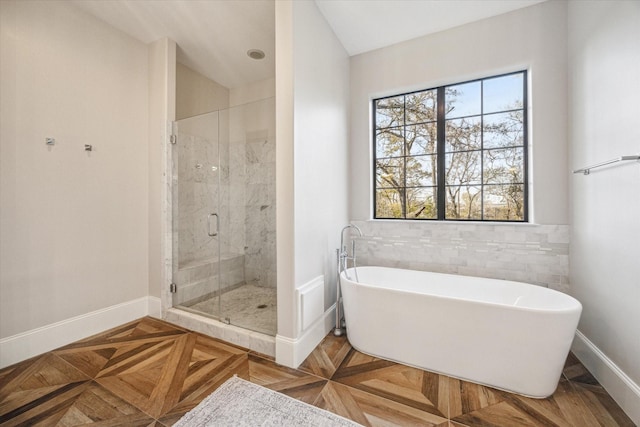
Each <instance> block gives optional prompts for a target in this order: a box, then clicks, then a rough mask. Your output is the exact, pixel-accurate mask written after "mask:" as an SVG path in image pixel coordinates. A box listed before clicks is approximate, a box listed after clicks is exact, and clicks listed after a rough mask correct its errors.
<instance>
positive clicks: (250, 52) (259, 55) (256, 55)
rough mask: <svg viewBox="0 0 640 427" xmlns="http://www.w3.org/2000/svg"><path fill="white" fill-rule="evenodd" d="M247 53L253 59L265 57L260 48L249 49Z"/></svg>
mask: <svg viewBox="0 0 640 427" xmlns="http://www.w3.org/2000/svg"><path fill="white" fill-rule="evenodd" d="M247 55H248V56H249V58H251V59H263V58H264V52H263V51H261V50H260V49H249V50H248V51H247Z"/></svg>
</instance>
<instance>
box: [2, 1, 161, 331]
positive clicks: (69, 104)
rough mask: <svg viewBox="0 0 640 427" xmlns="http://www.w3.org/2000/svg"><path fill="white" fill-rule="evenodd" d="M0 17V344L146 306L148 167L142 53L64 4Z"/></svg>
mask: <svg viewBox="0 0 640 427" xmlns="http://www.w3.org/2000/svg"><path fill="white" fill-rule="evenodd" d="M0 7H1V11H0V16H1V19H2V21H1V23H0V34H1V35H0V37H1V39H0V40H1V41H0V43H1V46H0V54H1V57H0V59H1V61H0V62H1V64H2V70H1V71H2V79H1V87H0V90H1V92H2V96H1V98H2V100H1V104H0V105H1V114H0V120H1V131H0V132H1V134H0V135H1V145H0V150H1V156H0V157H1V172H0V179H1V183H0V189H1V195H0V233H1V239H0V270H1V271H0V338H2V337H7V336H11V335H14V334H18V333H21V332H24V331H28V330H31V329H34V328H38V327H42V326H45V325H48V324H52V323H54V322H58V321H61V320H64V319H68V318H71V317H73V316H78V315H81V314H84V313H88V312H91V311H95V310H98V309H102V308H104V307H108V306H111V305H115V304H119V303H122V302H125V301H129V300H133V299H137V298H141V297H146V296H147V294H148V287H147V286H148V282H149V277H148V276H149V271H148V253H149V249H148V237H149V236H148V184H149V183H148V180H149V175H148V173H149V166H148V162H147V158H148V139H147V137H148V122H147V102H148V77H147V76H148V74H147V71H148V64H147V46H145V45H144V44H143V43H140V42H138V41H136V40H134V39H132V38H130V37H128V36H126V35H125V34H124V33H121V32H119V31H117V30H114V29H113V28H111V27H109V26H107V25H106V24H104V23H102V22H100V21H98V20H96V19H95V18H92V17H91V16H89V15H87V14H85V13H84V12H81V11H79V10H78V9H76V8H75V7H74V6H70V5H68V4H66V3H62V2H49V1H29V2H25V1H2V2H1V5H0ZM45 137H53V138H55V139H56V144H55V146H53V147H48V146H46V145H45ZM84 144H91V145H93V147H94V151H93V152H90V153H88V152H85V151H84Z"/></svg>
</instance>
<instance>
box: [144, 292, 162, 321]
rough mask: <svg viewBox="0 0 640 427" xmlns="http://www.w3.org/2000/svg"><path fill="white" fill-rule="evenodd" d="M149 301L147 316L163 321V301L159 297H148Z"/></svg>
mask: <svg viewBox="0 0 640 427" xmlns="http://www.w3.org/2000/svg"><path fill="white" fill-rule="evenodd" d="M147 299H148V300H149V303H148V307H147V315H148V316H151V317H155V318H156V319H162V301H161V300H160V298H158V297H147Z"/></svg>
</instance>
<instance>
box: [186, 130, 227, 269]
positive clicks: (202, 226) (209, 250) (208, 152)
mask: <svg viewBox="0 0 640 427" xmlns="http://www.w3.org/2000/svg"><path fill="white" fill-rule="evenodd" d="M179 137H180V144H179V145H178V177H179V179H178V265H179V267H180V268H184V267H189V266H191V265H197V264H201V263H203V262H206V261H207V260H210V259H212V258H213V257H214V255H215V254H217V252H218V248H217V241H215V240H214V239H211V238H210V237H209V236H208V235H207V215H208V214H209V213H211V212H216V211H218V206H216V205H217V203H215V200H217V198H218V192H219V191H220V188H219V186H218V171H217V170H216V171H214V170H213V169H212V167H215V168H216V169H217V167H218V161H217V157H218V146H217V143H216V142H215V141H211V140H209V139H207V138H204V137H201V136H196V135H189V134H186V133H184V132H181V133H180V136H179ZM221 195H222V194H221ZM218 212H219V211H218ZM219 213H220V214H221V217H223V216H227V215H222V214H224V212H219Z"/></svg>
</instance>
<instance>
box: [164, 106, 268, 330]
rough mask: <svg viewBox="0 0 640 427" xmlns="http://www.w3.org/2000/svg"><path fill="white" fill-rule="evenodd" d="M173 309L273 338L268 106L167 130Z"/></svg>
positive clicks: (180, 123) (181, 122)
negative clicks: (171, 131) (169, 135)
mask: <svg viewBox="0 0 640 427" xmlns="http://www.w3.org/2000/svg"><path fill="white" fill-rule="evenodd" d="M174 135H175V136H176V138H175V139H174V141H172V142H174V144H173V145H172V152H171V159H172V160H171V174H172V175H171V178H172V179H171V206H172V281H173V284H172V299H173V301H172V305H173V307H174V308H178V309H181V310H185V311H189V312H191V313H195V314H199V315H203V316H206V317H208V318H212V319H215V320H219V321H221V322H224V323H227V324H231V325H235V326H239V327H241V328H244V329H248V330H251V331H257V332H261V333H264V334H268V335H275V334H276V227H275V222H276V217H275V208H276V206H275V101H274V98H267V99H263V100H260V101H256V102H252V103H248V104H243V105H239V106H235V107H231V108H228V109H224V110H220V111H214V112H211V113H207V114H202V115H198V116H195V117H190V118H185V119H182V120H178V121H176V122H175V123H174Z"/></svg>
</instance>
